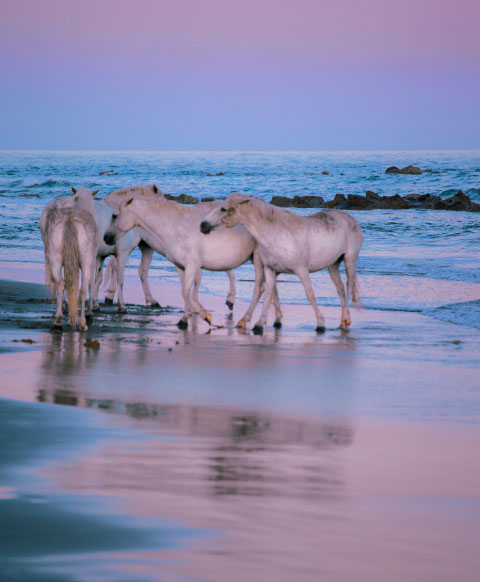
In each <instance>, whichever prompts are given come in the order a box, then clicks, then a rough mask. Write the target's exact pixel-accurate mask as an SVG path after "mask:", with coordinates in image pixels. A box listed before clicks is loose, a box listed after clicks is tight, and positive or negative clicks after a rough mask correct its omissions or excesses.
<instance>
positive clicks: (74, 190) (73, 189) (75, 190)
mask: <svg viewBox="0 0 480 582" xmlns="http://www.w3.org/2000/svg"><path fill="white" fill-rule="evenodd" d="M72 192H73V193H74V194H76V193H77V189H76V188H74V187H73V186H72Z"/></svg>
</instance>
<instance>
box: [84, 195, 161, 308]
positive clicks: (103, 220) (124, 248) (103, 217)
mask: <svg viewBox="0 0 480 582" xmlns="http://www.w3.org/2000/svg"><path fill="white" fill-rule="evenodd" d="M127 196H128V197H130V198H131V197H132V196H133V197H136V198H139V199H150V198H153V199H157V198H158V199H162V200H163V199H164V196H163V194H162V192H161V191H160V190H159V188H157V186H156V185H155V184H151V185H148V186H133V187H129V188H122V189H120V190H115V191H114V192H110V194H108V196H106V197H105V198H104V199H103V200H99V201H96V202H95V211H94V216H95V221H96V223H97V227H98V231H99V233H100V243H99V247H98V250H97V262H96V277H95V291H94V309H99V304H98V292H99V289H100V285H101V283H102V269H103V263H104V262H105V259H106V258H107V257H109V256H110V255H113V257H112V259H110V263H109V267H108V269H107V273H106V276H105V280H108V281H109V288H108V291H107V294H106V297H105V303H107V304H111V303H113V296H114V294H115V288H117V289H118V311H120V312H124V311H125V303H124V299H123V280H124V270H125V266H126V264H127V262H128V258H129V256H130V254H131V252H132V251H133V250H134V249H135V248H136V247H137V246H138V247H139V248H140V251H141V253H142V259H141V261H140V266H139V268H138V274H139V277H140V281H141V283H142V288H143V293H144V295H145V303H146V305H147V306H148V307H152V308H155V307H160V304H159V303H158V301H156V300H155V298H154V297H153V295H152V292H151V291H150V286H149V284H148V269H149V267H150V264H151V262H152V256H153V249H152V248H151V247H150V246H149V245H147V244H146V243H145V242H144V240H143V236H142V235H143V233H142V231H141V229H139V228H135V229H133V230H131V231H130V232H128V233H127V234H125V236H123V237H121V238H119V239H118V240H117V241H116V242H115V244H114V245H107V244H106V243H105V242H104V240H103V237H104V235H105V232H106V230H107V228H108V226H109V224H110V221H111V220H112V216H113V214H114V213H115V212H116V211H117V209H118V206H119V205H120V204H121V203H122V202H123V201H124V200H125V199H126V197H127Z"/></svg>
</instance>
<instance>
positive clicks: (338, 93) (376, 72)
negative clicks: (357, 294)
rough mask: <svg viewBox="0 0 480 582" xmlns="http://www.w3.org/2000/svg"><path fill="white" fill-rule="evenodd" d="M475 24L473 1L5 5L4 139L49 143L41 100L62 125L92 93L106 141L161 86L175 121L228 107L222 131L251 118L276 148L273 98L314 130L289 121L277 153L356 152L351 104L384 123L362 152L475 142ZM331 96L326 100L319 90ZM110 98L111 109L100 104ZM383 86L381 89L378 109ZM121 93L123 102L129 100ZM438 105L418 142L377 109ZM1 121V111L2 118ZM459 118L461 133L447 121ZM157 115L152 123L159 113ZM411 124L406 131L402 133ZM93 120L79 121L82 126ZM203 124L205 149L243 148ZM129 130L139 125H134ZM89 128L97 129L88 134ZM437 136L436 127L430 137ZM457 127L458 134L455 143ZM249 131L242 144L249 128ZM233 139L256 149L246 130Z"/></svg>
mask: <svg viewBox="0 0 480 582" xmlns="http://www.w3.org/2000/svg"><path fill="white" fill-rule="evenodd" d="M478 22H480V2H478V1H477V0H457V1H453V0H436V1H435V0H415V1H414V0H405V1H403V2H396V1H385V0H383V1H382V0H337V1H335V2H332V1H329V2H323V1H319V0H317V1H315V0H295V1H293V0H261V1H259V0H255V1H254V0H244V1H242V2H241V3H239V2H230V1H227V0H203V1H199V0H171V1H170V0H168V1H165V0H137V1H136V2H133V1H127V0H97V1H91V0H85V1H83V2H79V1H75V2H72V1H70V0H42V1H38V0H2V3H1V7H0V52H1V56H0V71H1V72H2V77H3V81H4V82H5V84H6V87H7V92H6V94H5V93H4V92H2V93H3V95H1V96H0V100H2V101H0V105H2V106H3V110H4V112H5V113H4V115H5V123H6V129H7V138H6V141H5V143H0V147H9V144H11V147H19V146H20V145H21V144H19V143H17V142H18V140H20V141H21V140H22V139H25V140H26V141H25V147H31V146H32V145H34V143H37V142H38V144H39V146H38V147H41V143H40V142H41V141H42V140H41V139H36V137H35V135H32V133H39V132H40V131H41V130H42V124H41V123H40V124H38V115H39V109H38V107H40V104H41V101H42V99H44V100H45V102H44V103H43V104H42V105H41V107H40V110H41V111H45V115H46V116H47V117H49V118H50V125H49V126H50V127H51V128H52V129H53V130H55V127H56V126H57V125H58V123H57V121H58V119H59V118H60V117H62V116H63V121H62V125H63V126H64V125H65V120H66V119H67V117H68V115H70V116H71V112H72V110H75V106H74V103H75V100H78V107H77V110H78V111H79V114H80V113H81V110H84V115H85V116H87V115H91V114H92V109H91V108H89V107H86V106H85V103H84V102H83V99H84V98H85V96H88V95H89V94H92V97H93V93H94V95H95V98H96V99H98V102H97V104H96V108H94V109H93V113H94V114H95V112H99V110H100V109H102V108H103V109H104V115H103V118H104V119H106V118H107V117H108V116H109V115H111V116H112V120H111V122H112V125H111V127H110V129H109V128H108V127H105V129H104V134H102V136H101V139H98V140H97V141H98V142H99V143H100V142H101V143H104V142H105V147H106V141H108V139H106V136H107V133H108V131H112V129H113V128H114V127H116V128H118V124H119V123H121V122H122V121H121V119H120V117H121V114H122V110H124V111H128V110H129V107H131V99H135V100H136V103H137V105H138V106H143V104H144V107H143V108H144V109H145V111H146V113H147V114H148V115H150V117H151V116H153V115H154V114H155V111H156V109H155V108H154V107H153V104H151V105H150V104H149V99H150V95H149V88H150V91H151V92H154V93H155V95H156V99H155V102H156V104H157V107H158V111H159V112H161V111H162V110H168V111H169V114H168V115H169V118H170V122H171V121H172V118H171V116H172V114H173V113H172V103H173V104H174V109H176V110H177V115H178V124H177V126H179V125H181V119H183V118H184V117H185V116H186V117H189V115H190V113H191V112H192V110H193V111H195V110H196V109H198V105H199V103H204V104H205V106H204V107H203V106H202V107H203V108H202V112H199V115H202V116H203V117H207V118H210V117H212V116H214V114H215V113H218V114H221V115H224V118H223V119H222V122H221V126H222V127H224V128H225V127H227V126H229V127H231V133H235V132H236V131H238V130H239V129H241V128H242V127H244V126H245V125H250V126H251V127H252V132H251V140H250V141H251V147H253V148H260V149H261V148H275V147H276V143H275V142H276V137H275V135H274V133H272V131H267V129H265V130H264V131H263V130H262V129H261V125H262V123H261V122H262V116H263V117H264V116H265V114H267V115H268V114H269V111H268V109H269V105H268V104H269V103H275V104H276V105H274V108H275V107H278V115H277V117H276V119H275V121H272V124H274V123H275V124H278V123H286V118H287V117H292V115H293V116H294V117H298V116H299V117H301V118H303V116H305V115H307V117H308V118H309V119H311V124H310V128H311V133H310V134H309V133H308V131H306V130H305V131H306V133H305V131H304V129H303V128H300V127H299V126H298V125H297V126H294V124H293V122H291V123H292V126H291V128H289V127H287V126H285V132H284V133H285V135H284V136H283V137H282V140H281V143H278V147H279V148H280V149H282V148H285V147H286V148H287V149H288V148H289V147H292V148H295V147H298V148H300V149H309V148H313V149H316V148H327V149H329V148H330V147H331V148H333V149H335V148H339V147H340V148H341V147H344V148H346V149H349V148H351V147H360V149H361V147H362V140H359V139H349V137H348V135H347V133H345V135H344V136H343V138H342V140H340V141H339V140H338V139H337V137H338V131H339V129H340V125H341V124H344V122H345V119H346V120H347V122H348V123H351V121H349V116H353V113H356V114H358V113H357V111H358V112H359V113H361V114H363V115H364V117H365V121H367V120H369V122H368V123H365V127H369V128H371V130H372V131H373V132H374V133H375V131H376V128H377V127H378V131H379V132H380V133H378V135H377V136H376V137H374V139H373V141H371V142H368V143H365V147H373V148H375V147H379V148H383V147H387V148H388V147H392V148H395V147H407V148H408V147H412V148H415V147H429V148H431V147H435V145H436V144H437V145H438V147H474V146H475V144H476V145H478V146H480V143H477V142H476V141H475V139H476V138H474V135H475V134H478V133H479V132H478V131H477V129H480V128H478V127H477V126H475V127H472V124H471V123H470V124H468V123H467V120H466V117H467V115H466V114H467V113H469V114H471V115H472V116H473V115H474V107H475V102H476V100H477V99H478V90H479V87H480V84H479V81H478V78H479V77H480V75H479V73H480V66H479V65H480V35H479V34H478V30H477V29H478ZM32 86H34V87H35V89H36V91H37V95H36V96H35V95H31V96H30V99H31V101H32V103H31V102H30V101H29V98H28V95H26V93H25V92H26V91H27V92H28V90H29V88H31V87H32ZM133 87H135V91H133V92H132V93H131V95H130V101H129V102H127V98H126V96H125V95H122V96H120V95H118V93H119V91H122V88H124V89H123V90H125V91H126V90H127V88H128V89H130V88H133ZM247 89H248V93H249V94H248V95H247V101H249V104H248V103H243V102H240V103H238V104H237V105H236V107H235V109H234V111H235V115H236V116H237V117H239V118H241V119H242V124H241V126H240V127H237V125H236V124H235V122H234V120H233V119H232V116H233V115H234V113H233V112H232V111H231V110H228V108H225V103H233V102H235V103H236V102H237V100H238V96H239V92H240V93H242V92H244V91H246V90H247ZM329 91H331V98H330V101H329V100H328V99H326V97H325V92H327V94H328V92H329ZM415 92H418V111H417V112H415V109H416V107H415V99H414V98H413V96H412V93H415ZM40 93H41V95H40ZM61 93H63V95H64V98H65V104H64V107H65V110H64V111H62V107H61V105H60V104H59V103H56V104H55V106H54V107H53V106H52V107H53V110H52V111H49V105H48V103H49V102H50V103H51V102H52V100H53V101H56V100H57V99H58V96H59V95H60V94H61ZM195 93H196V95H194V94H195ZM253 93H256V94H257V95H256V96H257V99H255V98H254V97H255V96H254V95H253ZM405 93H407V94H409V96H408V98H407V99H405V98H404V95H403V97H402V94H405ZM114 94H115V100H116V106H117V107H118V110H117V111H115V112H113V111H112V110H111V109H106V105H105V101H106V100H111V99H112V98H113V95H114ZM47 95H49V96H50V101H47ZM379 95H384V100H385V102H384V103H383V104H382V103H379V98H380V97H379ZM42 96H43V97H42ZM348 96H349V98H347V97H348ZM36 98H37V102H36V104H35V103H33V101H35V99H36ZM119 100H120V101H121V100H124V101H125V102H124V104H123V105H122V106H120V101H119ZM279 101H281V103H280V102H279ZM339 101H340V102H341V103H339ZM315 102H317V103H318V107H319V108H322V110H323V111H324V112H325V111H328V119H327V118H326V117H325V114H321V111H320V110H315ZM69 104H70V106H69ZM208 104H210V105H208ZM29 105H31V107H29ZM257 106H258V107H257ZM69 107H70V108H69ZM432 107H433V109H434V110H435V111H437V110H438V121H437V124H436V125H435V124H434V123H433V121H432V124H430V125H429V126H428V127H425V128H423V129H422V127H419V129H420V133H421V139H419V140H417V141H416V142H415V143H413V142H412V143H411V144H409V143H408V140H407V141H405V139H403V138H402V139H397V140H396V139H395V131H396V129H395V127H393V128H392V127H389V128H388V131H389V136H390V138H391V139H386V137H387V136H386V135H383V134H382V133H381V131H380V130H381V126H382V123H383V121H382V120H381V119H379V118H378V116H377V114H376V112H379V111H380V113H381V114H382V115H383V113H382V112H390V111H398V114H399V115H400V117H401V118H404V119H405V118H411V115H412V114H414V115H418V118H419V120H422V119H423V120H424V119H425V117H428V116H429V115H430V114H431V109H432ZM470 108H471V109H470ZM255 109H258V111H257V112H255ZM265 109H266V111H264V110H265ZM461 109H463V111H461ZM475 109H476V108H475ZM362 112H363V113H362ZM0 115H1V114H0ZM12 116H13V117H16V118H17V122H16V126H17V129H18V120H19V119H20V118H21V119H22V120H24V121H25V122H26V120H27V118H29V117H31V119H30V120H29V123H28V124H27V125H29V129H30V135H29V136H28V139H27V135H26V133H25V134H24V135H23V137H20V136H18V132H15V126H14V125H13V121H12V119H13V117H12ZM118 116H120V117H118ZM332 116H333V119H337V120H338V123H337V126H335V123H333V124H332V131H333V132H334V133H332V136H331V138H330V137H329V135H327V137H326V139H322V140H318V143H317V142H316V141H315V140H316V138H315V132H316V135H318V134H319V133H322V134H324V133H325V132H324V129H325V123H326V122H331V120H332ZM477 117H478V116H477ZM442 120H444V121H442ZM445 120H446V123H447V125H446V127H445V132H444V135H445V137H446V139H445V140H443V141H442V140H441V139H439V138H440V137H441V135H437V134H436V133H435V130H437V131H438V123H444V122H445ZM0 121H4V120H3V119H2V118H1V117H0ZM453 121H455V122H456V126H455V127H456V128H457V131H455V128H454V127H453V126H452V127H450V125H449V124H452V123H453ZM151 123H153V125H155V123H158V120H157V121H152V122H151ZM189 123H190V124H191V135H190V136H188V135H185V136H184V139H183V141H184V142H185V143H184V146H183V147H185V148H186V149H189V148H190V147H199V145H201V143H202V139H203V138H202V139H201V138H200V136H201V135H204V134H205V131H206V129H207V126H202V125H201V123H196V122H195V120H193V121H192V120H191V119H189ZM403 123H404V121H402V123H401V124H400V125H399V127H398V131H399V133H400V134H401V133H402V127H401V125H402V124H403ZM422 123H423V121H420V126H421V124H422ZM87 124H88V119H87V117H85V120H84V122H83V123H82V124H81V125H80V128H82V127H85V126H86V125H87ZM477 124H478V122H477ZM67 125H68V123H67ZM137 125H138V124H137ZM167 125H168V123H167ZM174 125H175V124H174ZM327 125H328V123H327ZM474 125H475V123H474ZM164 126H165V124H163V126H162V127H164ZM208 127H209V128H210V130H211V131H210V133H212V132H213V134H214V135H213V134H212V136H211V137H212V139H211V140H210V141H209V143H208V144H206V146H207V147H208V148H213V149H217V148H218V149H222V148H224V147H227V148H229V149H236V147H237V146H236V144H235V140H234V139H230V140H225V139H224V136H222V135H220V134H219V133H218V128H215V127H213V126H212V124H210V125H209V126H208ZM469 127H470V129H469ZM77 129H78V128H77ZM125 129H126V132H131V131H132V128H130V127H128V126H127V127H126V128H125ZM157 129H158V127H157ZM306 129H308V128H306ZM55 131H56V130H55ZM72 131H73V129H72ZM95 131H96V127H93V128H92V132H91V133H92V134H95ZM139 131H140V130H139ZM142 131H143V130H142ZM182 131H184V128H182ZM355 131H356V130H355V128H353V133H354V134H355ZM358 131H364V129H361V128H359V129H358ZM392 131H393V134H392ZM432 131H433V134H432ZM469 131H471V132H472V135H470V134H469ZM145 132H147V133H148V124H147V122H146V121H145ZM302 132H303V133H305V139H303V138H302V135H303V133H302ZM14 133H17V137H16V138H15V136H14ZM10 134H11V138H10V137H8V136H9V135H10ZM187 134H188V131H187ZM334 134H335V135H334ZM454 134H455V135H454ZM142 135H143V134H142V133H141V132H140V133H139V134H138V135H135V136H132V141H134V142H135V144H137V143H138V146H141V144H142V142H145V144H146V147H158V148H162V149H169V148H170V147H175V148H178V147H180V148H181V147H182V143H183V141H182V139H178V138H179V131H178V129H175V128H173V129H171V131H170V132H168V131H167V132H166V133H165V139H160V138H158V143H157V142H155V143H154V142H152V139H151V136H150V137H148V139H146V138H145V139H143V137H142ZM145 135H146V134H145ZM157 135H158V131H157ZM289 135H291V140H289V138H288V136H289ZM429 135H433V139H432V140H430V141H429ZM449 136H450V137H451V138H452V139H447V138H449ZM133 137H135V139H133ZM190 137H191V138H192V139H189V138H190ZM34 138H35V139H34ZM245 138H246V141H247V142H248V141H249V140H248V135H246V136H245ZM27 141H28V142H29V144H30V145H27V143H26V142H27ZM54 141H55V140H54ZM60 141H61V140H60ZM87 141H88V140H87ZM226 141H228V143H226ZM289 141H290V142H291V143H289ZM0 142H1V139H0ZM13 142H15V144H16V145H15V144H14V143H13ZM94 142H95V136H94V135H92V145H91V147H95V143H94ZM342 144H343V146H342ZM47 145H48V144H46V143H45V147H46V146H47ZM100 145H101V144H100ZM127 145H128V140H126V142H125V147H126V146H127ZM132 145H133V144H132ZM59 146H61V144H59ZM138 146H137V145H135V147H138ZM62 147H65V145H63V146H62ZM102 147H103V146H102ZM238 147H239V148H240V147H249V144H248V143H245V139H243V138H242V140H241V143H238Z"/></svg>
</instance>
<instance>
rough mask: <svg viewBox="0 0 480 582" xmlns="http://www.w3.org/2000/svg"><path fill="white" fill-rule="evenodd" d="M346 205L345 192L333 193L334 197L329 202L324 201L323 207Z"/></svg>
mask: <svg viewBox="0 0 480 582" xmlns="http://www.w3.org/2000/svg"><path fill="white" fill-rule="evenodd" d="M346 205H347V199H346V198H345V194H335V198H334V199H333V200H330V201H329V202H325V204H324V206H325V208H345V206H346Z"/></svg>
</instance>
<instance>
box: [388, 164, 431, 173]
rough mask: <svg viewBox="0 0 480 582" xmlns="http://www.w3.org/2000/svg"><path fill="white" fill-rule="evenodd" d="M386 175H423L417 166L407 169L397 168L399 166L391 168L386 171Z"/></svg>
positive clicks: (407, 167) (406, 167)
mask: <svg viewBox="0 0 480 582" xmlns="http://www.w3.org/2000/svg"><path fill="white" fill-rule="evenodd" d="M385 174H415V175H418V174H423V172H422V170H421V169H420V168H417V166H405V168H402V169H400V168H397V166H390V167H389V168H387V169H386V170H385Z"/></svg>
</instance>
